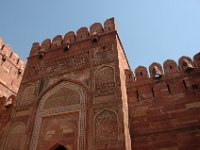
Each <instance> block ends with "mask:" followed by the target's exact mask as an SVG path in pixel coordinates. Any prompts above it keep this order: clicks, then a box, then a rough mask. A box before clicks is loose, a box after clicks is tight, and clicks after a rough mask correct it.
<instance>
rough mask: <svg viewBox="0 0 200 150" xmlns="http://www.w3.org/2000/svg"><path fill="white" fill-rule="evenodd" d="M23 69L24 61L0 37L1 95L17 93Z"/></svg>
mask: <svg viewBox="0 0 200 150" xmlns="http://www.w3.org/2000/svg"><path fill="white" fill-rule="evenodd" d="M24 69H25V63H24V61H23V60H22V59H20V58H19V56H18V55H17V54H16V53H15V52H14V51H13V50H12V49H11V47H10V46H9V45H7V44H5V43H4V42H3V39H2V38H0V91H1V92H2V93H3V96H5V97H6V98H8V97H9V96H10V95H12V94H14V95H16V94H17V91H18V88H19V86H20V83H21V79H22V75H23V72H24Z"/></svg>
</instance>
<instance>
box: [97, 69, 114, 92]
mask: <svg viewBox="0 0 200 150" xmlns="http://www.w3.org/2000/svg"><path fill="white" fill-rule="evenodd" d="M95 74H96V76H95V84H96V89H106V88H110V87H114V86H115V77H114V69H113V68H112V67H108V66H104V67H102V68H100V69H99V70H98V71H97V72H96V73H95Z"/></svg>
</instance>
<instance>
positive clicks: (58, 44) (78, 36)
mask: <svg viewBox="0 0 200 150" xmlns="http://www.w3.org/2000/svg"><path fill="white" fill-rule="evenodd" d="M116 30H117V27H116V23H115V21H114V18H110V19H107V20H106V21H105V22H104V26H103V25H102V24H101V23H94V24H92V25H91V26H90V27H89V28H87V27H81V28H79V29H78V30H77V31H76V32H73V31H70V32H68V33H66V34H65V35H64V36H62V35H57V36H55V37H54V38H53V39H52V40H51V39H46V40H44V41H43V42H41V43H38V42H36V43H33V45H32V48H31V52H30V57H32V56H39V57H43V56H41V55H44V53H46V52H48V51H50V50H53V49H57V48H62V47H63V49H64V50H65V51H68V50H69V49H70V48H71V45H73V44H75V43H79V42H81V41H85V40H91V41H92V42H94V43H95V42H97V40H98V37H99V36H101V35H103V34H105V33H108V32H112V31H116Z"/></svg>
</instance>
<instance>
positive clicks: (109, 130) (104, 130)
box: [95, 110, 118, 143]
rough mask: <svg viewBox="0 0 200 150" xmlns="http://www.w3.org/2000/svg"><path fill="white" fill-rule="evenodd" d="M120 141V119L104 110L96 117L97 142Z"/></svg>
mask: <svg viewBox="0 0 200 150" xmlns="http://www.w3.org/2000/svg"><path fill="white" fill-rule="evenodd" d="M117 140H118V118H117V114H116V113H115V112H113V111H111V110H104V111H102V112H100V113H99V114H98V115H97V116H96V117H95V141H96V142H97V143H99V142H100V143H101V142H103V143H104V142H111V141H117Z"/></svg>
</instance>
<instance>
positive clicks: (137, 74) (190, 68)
mask: <svg viewBox="0 0 200 150" xmlns="http://www.w3.org/2000/svg"><path fill="white" fill-rule="evenodd" d="M199 69H200V53H197V54H196V55H194V57H193V59H191V58H189V57H186V56H182V57H181V58H180V59H179V60H178V64H177V63H176V62H175V61H174V60H171V59H168V60H166V61H164V63H163V65H161V64H159V63H157V62H154V63H152V64H151V65H150V66H149V68H148V70H147V68H146V67H144V66H138V67H137V68H136V69H135V71H134V72H132V71H126V74H127V82H128V81H129V80H130V79H129V77H132V78H133V80H132V81H133V83H139V82H140V83H141V84H142V83H145V81H147V80H148V81H149V80H150V81H154V80H155V81H159V80H162V79H166V78H174V77H176V75H187V76H188V75H190V73H192V72H195V71H199Z"/></svg>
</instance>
